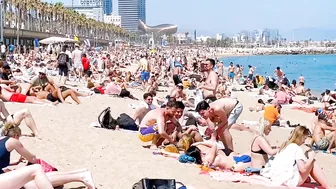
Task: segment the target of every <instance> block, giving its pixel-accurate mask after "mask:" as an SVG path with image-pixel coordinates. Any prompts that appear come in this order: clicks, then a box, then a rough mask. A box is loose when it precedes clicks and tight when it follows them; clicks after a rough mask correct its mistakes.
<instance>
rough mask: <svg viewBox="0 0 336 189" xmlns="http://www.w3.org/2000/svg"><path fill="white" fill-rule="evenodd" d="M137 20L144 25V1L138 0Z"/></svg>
mask: <svg viewBox="0 0 336 189" xmlns="http://www.w3.org/2000/svg"><path fill="white" fill-rule="evenodd" d="M138 6H139V19H140V20H141V21H142V22H143V23H145V24H146V0H139V4H138Z"/></svg>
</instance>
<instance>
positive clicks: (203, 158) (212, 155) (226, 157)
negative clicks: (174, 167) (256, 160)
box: [186, 142, 251, 172]
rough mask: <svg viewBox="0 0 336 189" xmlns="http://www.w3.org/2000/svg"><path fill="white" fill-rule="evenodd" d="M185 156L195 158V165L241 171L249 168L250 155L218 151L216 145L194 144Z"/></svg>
mask: <svg viewBox="0 0 336 189" xmlns="http://www.w3.org/2000/svg"><path fill="white" fill-rule="evenodd" d="M186 155H188V156H191V157H193V158H195V162H196V163H197V164H203V165H205V166H210V167H215V168H220V169H232V170H233V171H238V172H239V171H242V170H244V169H245V168H246V167H248V166H250V161H251V157H250V154H238V153H235V152H233V151H232V150H230V149H218V147H217V144H216V143H209V142H196V143H194V144H192V146H191V147H190V148H189V149H188V150H187V152H186Z"/></svg>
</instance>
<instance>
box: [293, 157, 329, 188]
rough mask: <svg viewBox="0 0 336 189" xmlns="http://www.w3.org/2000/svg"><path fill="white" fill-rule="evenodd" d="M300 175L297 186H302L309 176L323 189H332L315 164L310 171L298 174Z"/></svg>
mask: <svg viewBox="0 0 336 189" xmlns="http://www.w3.org/2000/svg"><path fill="white" fill-rule="evenodd" d="M300 174H301V177H300V182H299V186H300V185H302V184H303V183H304V182H305V181H306V180H307V179H308V176H309V175H311V176H312V177H313V179H314V180H315V181H316V182H318V183H319V184H321V186H323V187H324V188H326V189H329V188H332V187H331V185H330V184H329V183H328V181H327V178H326V176H325V175H324V173H323V171H322V169H321V167H320V166H319V165H317V163H316V162H314V165H313V167H312V168H311V169H309V170H307V171H306V172H304V173H301V172H300Z"/></svg>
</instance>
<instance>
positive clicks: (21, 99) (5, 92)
mask: <svg viewBox="0 0 336 189" xmlns="http://www.w3.org/2000/svg"><path fill="white" fill-rule="evenodd" d="M0 99H1V100H3V101H5V102H18V103H33V104H51V103H48V101H43V100H40V99H38V98H36V97H33V96H27V95H23V94H20V93H13V89H11V88H10V87H8V86H7V85H1V86H0Z"/></svg>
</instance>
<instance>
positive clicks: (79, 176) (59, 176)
mask: <svg viewBox="0 0 336 189" xmlns="http://www.w3.org/2000/svg"><path fill="white" fill-rule="evenodd" d="M46 175H47V177H48V179H49V181H50V182H51V184H52V186H53V187H57V186H62V185H64V184H68V183H71V182H81V183H83V184H84V185H85V186H87V187H88V189H95V186H94V183H93V179H92V175H91V172H90V171H87V170H86V169H81V170H76V171H72V172H59V171H56V172H48V173H46ZM29 186H30V187H31V188H33V186H34V183H29ZM35 188H36V187H35Z"/></svg>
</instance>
